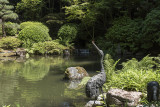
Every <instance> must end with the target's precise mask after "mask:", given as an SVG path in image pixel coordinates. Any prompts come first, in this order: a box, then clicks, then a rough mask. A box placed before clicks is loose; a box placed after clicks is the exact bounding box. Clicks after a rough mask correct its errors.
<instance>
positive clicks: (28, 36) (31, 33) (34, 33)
mask: <svg viewBox="0 0 160 107" xmlns="http://www.w3.org/2000/svg"><path fill="white" fill-rule="evenodd" d="M29 23H30V22H29ZM22 25H23V24H21V26H22ZM23 27H24V28H23ZM23 27H22V28H23V29H22V30H21V31H20V32H19V35H18V38H19V39H20V40H22V41H23V42H24V46H25V47H31V46H32V45H33V43H38V42H45V41H48V40H52V39H51V37H50V35H49V33H48V31H49V30H48V29H47V28H46V27H45V26H44V25H43V24H42V26H41V24H39V23H37V24H35V25H34V22H33V23H32V24H31V25H28V24H24V25H23Z"/></svg>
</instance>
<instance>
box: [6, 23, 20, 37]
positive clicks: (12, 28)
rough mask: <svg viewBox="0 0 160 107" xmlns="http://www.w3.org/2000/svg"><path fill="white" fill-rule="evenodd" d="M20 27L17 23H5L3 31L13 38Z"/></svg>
mask: <svg viewBox="0 0 160 107" xmlns="http://www.w3.org/2000/svg"><path fill="white" fill-rule="evenodd" d="M19 28H20V26H19V24H17V23H12V22H6V23H5V31H6V34H7V35H10V36H15V35H16V34H17V33H18V30H19Z"/></svg>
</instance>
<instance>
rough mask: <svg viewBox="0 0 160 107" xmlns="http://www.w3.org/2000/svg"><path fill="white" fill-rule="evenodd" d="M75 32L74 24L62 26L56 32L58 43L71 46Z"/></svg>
mask: <svg viewBox="0 0 160 107" xmlns="http://www.w3.org/2000/svg"><path fill="white" fill-rule="evenodd" d="M77 32H78V30H77V27H76V25H74V24H65V25H63V26H62V27H61V28H60V29H59V31H58V37H59V39H60V40H61V41H60V42H61V43H62V44H63V45H65V46H69V45H71V42H73V41H74V39H75V38H76V36H77Z"/></svg>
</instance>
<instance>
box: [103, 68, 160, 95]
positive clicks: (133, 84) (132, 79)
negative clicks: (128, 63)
mask: <svg viewBox="0 0 160 107" xmlns="http://www.w3.org/2000/svg"><path fill="white" fill-rule="evenodd" d="M159 78H160V73H159V72H158V71H153V70H151V69H150V70H142V69H141V70H138V69H129V70H127V71H123V72H120V73H118V74H114V75H112V78H111V79H110V80H109V82H108V83H106V86H107V87H109V88H111V87H112V88H120V89H124V90H129V91H130V90H132V91H141V92H143V93H146V87H147V83H148V82H150V81H157V82H159V83H160V79H159Z"/></svg>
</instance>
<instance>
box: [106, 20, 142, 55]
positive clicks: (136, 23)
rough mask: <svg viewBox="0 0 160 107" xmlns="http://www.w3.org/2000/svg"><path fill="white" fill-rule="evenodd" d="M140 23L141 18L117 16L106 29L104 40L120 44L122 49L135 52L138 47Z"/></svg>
mask: <svg viewBox="0 0 160 107" xmlns="http://www.w3.org/2000/svg"><path fill="white" fill-rule="evenodd" d="M140 25H141V20H131V19H130V18H128V17H122V18H118V19H116V20H115V21H113V26H112V27H110V28H109V29H108V31H107V33H106V35H105V37H106V41H107V42H111V43H112V44H120V45H121V48H122V49H125V50H129V51H131V52H135V51H137V50H138V49H139V48H138V47H139V44H140V39H139V38H140V37H139V36H140V34H139V33H140V27H141V26H140ZM106 41H104V42H106Z"/></svg>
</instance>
